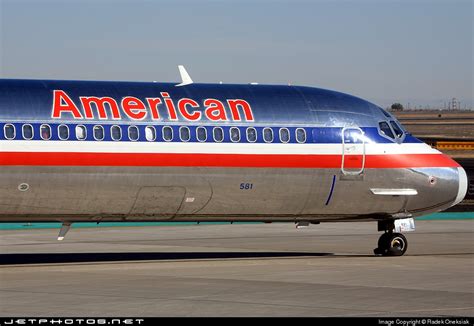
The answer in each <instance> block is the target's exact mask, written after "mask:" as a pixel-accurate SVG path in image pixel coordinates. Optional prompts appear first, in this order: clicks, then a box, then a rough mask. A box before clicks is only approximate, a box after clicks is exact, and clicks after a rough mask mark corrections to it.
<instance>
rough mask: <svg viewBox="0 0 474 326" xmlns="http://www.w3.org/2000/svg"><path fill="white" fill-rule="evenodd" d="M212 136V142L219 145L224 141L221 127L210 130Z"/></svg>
mask: <svg viewBox="0 0 474 326" xmlns="http://www.w3.org/2000/svg"><path fill="white" fill-rule="evenodd" d="M212 135H213V137H214V141H216V142H218V143H220V142H222V141H223V140H224V131H223V130H222V128H221V127H215V128H214V129H212Z"/></svg>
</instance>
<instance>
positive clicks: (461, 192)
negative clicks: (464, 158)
mask: <svg viewBox="0 0 474 326" xmlns="http://www.w3.org/2000/svg"><path fill="white" fill-rule="evenodd" d="M466 192H467V175H466V171H464V169H463V168H462V167H458V195H457V196H456V199H455V200H454V203H453V205H452V206H454V205H457V204H459V203H460V202H461V201H462V200H463V199H464V196H466Z"/></svg>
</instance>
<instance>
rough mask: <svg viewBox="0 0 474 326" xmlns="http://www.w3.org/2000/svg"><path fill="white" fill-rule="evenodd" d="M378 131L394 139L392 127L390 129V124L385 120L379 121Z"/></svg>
mask: <svg viewBox="0 0 474 326" xmlns="http://www.w3.org/2000/svg"><path fill="white" fill-rule="evenodd" d="M379 127H380V131H381V133H382V135H385V136H387V137H389V138H392V139H395V136H394V135H393V132H392V129H390V126H389V125H388V123H387V122H385V121H383V122H380V123H379Z"/></svg>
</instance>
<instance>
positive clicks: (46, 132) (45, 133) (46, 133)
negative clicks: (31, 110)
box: [40, 125, 51, 140]
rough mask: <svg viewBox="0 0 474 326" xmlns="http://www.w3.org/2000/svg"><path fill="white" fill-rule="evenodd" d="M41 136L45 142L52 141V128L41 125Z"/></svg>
mask: <svg viewBox="0 0 474 326" xmlns="http://www.w3.org/2000/svg"><path fill="white" fill-rule="evenodd" d="M40 135H41V138H42V139H44V140H48V139H51V127H50V126H49V125H41V127H40Z"/></svg>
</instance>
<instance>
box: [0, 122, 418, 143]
mask: <svg viewBox="0 0 474 326" xmlns="http://www.w3.org/2000/svg"><path fill="white" fill-rule="evenodd" d="M5 124H6V123H0V139H6V138H5V134H4V126H5ZM12 124H13V125H14V126H15V129H16V136H15V138H14V139H15V140H23V137H22V132H21V131H22V126H23V125H24V123H18V122H16V123H12ZM30 124H31V125H32V126H33V130H34V137H33V139H32V140H38V141H40V140H42V139H41V137H40V126H41V125H42V124H41V123H30ZM60 125H66V126H68V128H69V132H70V137H69V140H76V139H77V138H76V130H75V129H76V126H78V125H83V126H85V127H86V130H87V137H86V139H85V140H84V141H96V140H95V139H94V137H93V132H94V126H96V125H101V126H103V127H104V140H103V141H114V140H112V137H111V128H112V126H114V125H116V126H120V127H121V129H122V139H121V140H120V141H126V142H128V141H131V140H130V139H129V138H128V134H127V131H128V127H129V126H130V124H97V123H94V124H92V123H87V124H69V123H68V124H60V123H50V124H49V126H51V131H52V134H51V140H60V139H59V135H58V127H59V126H60ZM135 126H137V127H138V130H139V139H138V141H141V142H147V140H146V137H145V128H146V126H153V127H155V129H156V140H155V141H157V142H164V141H165V140H164V139H163V134H162V128H163V127H164V126H169V127H171V128H172V129H173V140H172V142H181V140H180V139H179V129H180V127H183V126H184V127H188V128H189V130H190V134H191V138H190V140H189V142H199V141H198V139H197V136H196V132H197V130H196V129H197V128H198V127H204V128H205V129H206V132H207V140H206V141H205V142H207V143H213V142H215V141H214V139H213V129H214V128H215V127H219V128H222V129H223V131H224V141H223V142H225V143H231V142H232V141H231V139H230V129H231V128H238V129H239V130H240V135H241V137H240V140H239V141H238V143H248V141H247V139H246V130H247V128H248V127H247V126H245V127H244V126H228V125H227V126H208V125H206V126H199V125H164V124H159V125H157V124H146V125H145V124H143V125H135ZM253 128H255V129H256V131H257V141H256V143H260V144H262V143H266V142H265V141H264V139H263V129H265V128H270V129H272V131H273V141H271V143H281V142H280V140H279V131H280V129H281V128H286V129H288V130H289V132H290V141H289V142H288V143H289V144H298V142H297V141H296V136H295V135H296V129H298V128H301V129H304V130H305V132H306V143H313V144H340V143H341V133H342V128H340V127H315V128H313V127H285V126H281V127H274V126H273V127H263V126H258V127H257V126H256V127H253ZM361 129H362V130H363V131H364V133H365V136H366V137H367V138H368V139H370V141H372V142H374V143H393V141H391V140H389V139H387V138H385V137H382V136H381V135H380V134H379V132H378V129H377V128H375V127H365V128H361ZM404 143H421V141H420V140H418V139H417V138H415V137H413V136H411V135H407V136H406V138H405V140H404Z"/></svg>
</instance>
